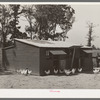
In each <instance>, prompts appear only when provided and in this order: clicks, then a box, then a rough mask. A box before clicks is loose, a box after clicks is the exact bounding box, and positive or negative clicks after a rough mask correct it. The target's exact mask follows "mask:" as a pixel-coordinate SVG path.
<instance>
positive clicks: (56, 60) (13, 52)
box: [4, 39, 93, 75]
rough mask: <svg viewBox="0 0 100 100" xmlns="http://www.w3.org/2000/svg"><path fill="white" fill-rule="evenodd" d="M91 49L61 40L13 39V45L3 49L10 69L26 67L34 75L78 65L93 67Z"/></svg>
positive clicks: (86, 68) (85, 68)
mask: <svg viewBox="0 0 100 100" xmlns="http://www.w3.org/2000/svg"><path fill="white" fill-rule="evenodd" d="M91 49H92V48H88V47H83V46H81V45H77V44H71V43H68V42H61V41H46V40H28V39H15V43H14V46H13V47H7V48H5V49H4V51H5V65H6V69H7V70H11V71H15V70H18V69H26V68H28V69H29V70H32V73H33V74H34V75H45V71H48V70H49V71H50V74H54V70H57V69H58V70H59V69H60V70H64V69H72V68H79V67H82V69H83V71H90V70H92V69H93V65H92V53H91V52H90V50H91ZM58 74H59V72H58Z"/></svg>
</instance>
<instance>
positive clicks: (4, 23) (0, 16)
mask: <svg viewBox="0 0 100 100" xmlns="http://www.w3.org/2000/svg"><path fill="white" fill-rule="evenodd" d="M10 13H11V11H10V9H9V7H8V5H0V24H1V30H0V31H1V38H2V39H1V41H2V47H5V46H6V36H7V35H8V34H9V30H10V26H9V21H10V20H11V15H10Z"/></svg>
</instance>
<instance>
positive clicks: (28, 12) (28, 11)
mask: <svg viewBox="0 0 100 100" xmlns="http://www.w3.org/2000/svg"><path fill="white" fill-rule="evenodd" d="M22 8H23V9H22V12H23V14H22V15H23V16H24V17H25V18H26V20H27V21H28V23H29V26H26V27H25V30H26V31H27V32H29V33H31V35H30V37H31V39H32V35H33V33H34V31H35V29H34V28H35V24H34V23H35V18H34V13H35V10H36V9H35V6H34V5H24V6H22Z"/></svg>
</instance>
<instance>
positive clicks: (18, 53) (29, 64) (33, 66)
mask: <svg viewBox="0 0 100 100" xmlns="http://www.w3.org/2000/svg"><path fill="white" fill-rule="evenodd" d="M5 51H6V58H7V62H8V65H9V67H8V69H10V70H18V69H26V68H28V69H29V70H32V72H33V74H35V75H39V65H40V64H39V48H37V47H34V46H31V45H28V44H25V43H21V42H18V41H15V48H13V49H6V50H5Z"/></svg>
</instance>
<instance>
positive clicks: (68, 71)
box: [64, 69, 72, 76]
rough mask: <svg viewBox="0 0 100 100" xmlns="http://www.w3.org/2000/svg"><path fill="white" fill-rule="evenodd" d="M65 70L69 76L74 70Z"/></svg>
mask: <svg viewBox="0 0 100 100" xmlns="http://www.w3.org/2000/svg"><path fill="white" fill-rule="evenodd" d="M64 72H65V74H66V75H67V76H68V75H70V74H71V72H72V71H70V70H67V69H65V70H64Z"/></svg>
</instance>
